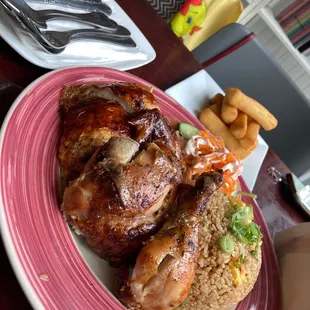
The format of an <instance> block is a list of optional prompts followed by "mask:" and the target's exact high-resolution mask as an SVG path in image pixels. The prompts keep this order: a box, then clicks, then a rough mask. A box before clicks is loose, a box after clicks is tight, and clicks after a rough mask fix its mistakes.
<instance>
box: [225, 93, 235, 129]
mask: <svg viewBox="0 0 310 310" xmlns="http://www.w3.org/2000/svg"><path fill="white" fill-rule="evenodd" d="M237 116H238V110H237V109H236V108H235V107H233V106H231V105H230V104H229V101H228V100H227V96H225V97H224V100H223V104H222V111H221V117H222V120H223V121H224V122H225V123H226V124H230V123H232V122H233V121H234V120H235V119H236V118H237Z"/></svg>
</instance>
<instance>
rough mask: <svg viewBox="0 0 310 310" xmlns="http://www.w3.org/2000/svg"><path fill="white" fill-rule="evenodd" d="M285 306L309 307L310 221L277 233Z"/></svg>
mask: <svg viewBox="0 0 310 310" xmlns="http://www.w3.org/2000/svg"><path fill="white" fill-rule="evenodd" d="M275 249H276V252H277V256H278V261H279V266H280V272H281V282H282V296H283V297H282V298H283V310H309V309H310V299H309V296H310V295H309V294H310V293H309V292H310V223H303V224H299V225H296V226H294V227H292V228H290V229H288V230H285V231H282V232H280V233H278V234H277V235H276V237H275Z"/></svg>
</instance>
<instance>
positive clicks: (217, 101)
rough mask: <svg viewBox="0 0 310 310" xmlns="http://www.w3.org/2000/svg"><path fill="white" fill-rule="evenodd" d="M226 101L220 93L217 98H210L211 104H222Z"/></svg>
mask: <svg viewBox="0 0 310 310" xmlns="http://www.w3.org/2000/svg"><path fill="white" fill-rule="evenodd" d="M223 100H224V96H223V95H222V94H220V93H218V94H216V95H215V96H213V97H212V98H210V103H211V104H219V103H220V104H222V102H223Z"/></svg>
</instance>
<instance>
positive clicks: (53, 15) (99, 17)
mask: <svg viewBox="0 0 310 310" xmlns="http://www.w3.org/2000/svg"><path fill="white" fill-rule="evenodd" d="M3 1H4V2H5V3H6V5H7V6H9V7H10V8H11V9H13V10H15V11H16V13H17V14H24V15H25V16H27V17H28V18H30V19H31V20H32V21H33V22H34V23H36V24H37V25H38V26H39V27H41V28H44V29H46V28H47V24H46V22H47V21H48V20H52V19H69V20H76V21H79V22H82V23H86V24H90V25H93V26H98V27H101V28H105V29H106V30H108V31H111V32H112V31H115V30H116V29H117V28H118V24H117V23H116V22H115V21H113V20H111V19H109V18H108V17H107V16H106V15H105V14H102V13H100V12H91V13H71V12H64V11H59V10H40V11H36V10H33V9H32V8H31V7H30V6H29V5H28V4H27V3H26V2H25V1H24V0H3ZM126 30H127V29H126ZM127 31H128V30H127ZM128 33H130V32H129V31H128Z"/></svg>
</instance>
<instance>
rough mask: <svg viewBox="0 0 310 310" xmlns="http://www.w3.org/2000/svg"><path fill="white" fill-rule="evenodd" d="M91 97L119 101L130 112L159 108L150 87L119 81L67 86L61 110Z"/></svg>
mask: <svg viewBox="0 0 310 310" xmlns="http://www.w3.org/2000/svg"><path fill="white" fill-rule="evenodd" d="M89 98H103V99H106V100H112V101H117V102H118V103H119V104H120V105H122V107H123V108H124V109H125V110H126V111H127V112H128V113H133V112H137V111H141V110H145V109H159V107H158V104H157V102H156V99H155V97H154V95H153V94H152V93H151V92H150V91H149V90H148V89H146V88H145V87H142V86H139V85H137V84H134V83H121V82H119V83H114V84H110V85H100V84H84V85H78V86H66V87H64V89H63V91H62V96H61V100H60V106H61V110H62V111H63V113H65V114H66V113H67V112H68V111H69V110H70V109H71V108H72V107H74V106H77V105H80V103H81V102H83V101H85V100H88V99H89Z"/></svg>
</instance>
